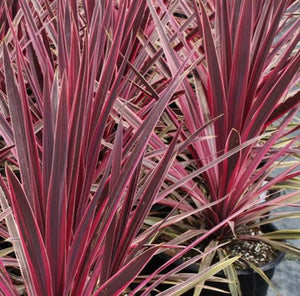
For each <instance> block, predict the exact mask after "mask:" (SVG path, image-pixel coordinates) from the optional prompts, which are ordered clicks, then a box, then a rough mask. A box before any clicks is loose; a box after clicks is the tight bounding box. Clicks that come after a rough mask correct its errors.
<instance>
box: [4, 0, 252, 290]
mask: <svg viewBox="0 0 300 296" xmlns="http://www.w3.org/2000/svg"><path fill="white" fill-rule="evenodd" d="M146 4H147V1H129V0H128V1H116V2H114V1H95V2H94V1H37V0H34V1H31V2H29V1H26V0H21V1H8V3H6V4H5V3H1V18H2V19H3V18H5V23H4V25H3V26H2V27H1V38H2V40H1V46H0V52H1V57H2V58H1V76H0V82H1V114H0V126H1V137H2V142H1V150H0V160H1V163H2V164H3V163H4V162H5V163H6V165H5V172H3V171H1V176H0V185H1V191H0V201H1V213H0V220H1V221H2V220H3V219H5V220H6V223H2V224H1V227H0V235H1V237H2V238H4V239H8V240H9V241H11V242H12V243H13V246H14V251H15V253H16V258H13V257H7V256H5V257H4V258H1V260H0V291H1V293H2V294H4V295H18V293H22V291H20V290H22V289H20V287H18V288H19V292H18V291H17V288H16V287H15V285H14V284H15V283H16V282H15V281H16V278H15V277H14V276H12V274H11V273H9V272H8V271H7V269H6V267H7V266H8V267H10V266H19V267H20V269H21V274H22V280H21V282H23V283H24V285H25V290H26V292H25V293H27V294H28V295H49V296H50V295H109V296H112V295H121V294H122V293H123V291H124V290H125V289H126V287H128V286H129V285H130V283H132V282H133V281H134V280H135V278H136V277H137V275H138V274H139V273H140V271H141V270H142V269H143V268H144V266H145V265H146V264H147V262H148V261H149V260H150V258H151V257H152V256H153V255H154V254H155V253H156V252H158V251H159V248H160V247H161V246H160V245H153V244H150V240H149V238H150V237H152V236H153V233H155V231H157V229H159V227H162V226H161V225H157V226H155V225H153V228H152V229H150V230H147V232H145V233H144V232H143V230H142V229H141V226H142V224H143V222H144V219H145V217H146V215H147V213H148V212H149V210H150V208H151V206H152V204H153V202H154V201H155V200H156V199H157V198H158V194H159V190H160V188H161V185H162V183H163V182H164V180H165V178H167V179H172V178H174V176H178V171H181V172H184V168H181V170H180V168H179V167H180V165H178V168H177V169H176V170H174V169H173V168H172V167H171V164H172V163H173V162H176V160H175V157H176V155H177V154H178V153H179V152H181V151H183V150H184V149H185V148H186V147H187V146H188V145H189V144H190V143H192V142H193V141H194V140H195V139H196V138H197V137H198V135H199V133H200V132H201V131H202V130H203V129H205V128H206V127H207V126H208V125H209V124H211V122H213V120H212V121H211V122H208V123H205V124H204V125H203V126H202V127H200V128H199V129H198V130H197V131H196V132H195V133H193V134H192V135H191V137H190V138H188V139H187V141H182V142H181V143H180V145H178V144H177V140H178V137H179V133H180V132H178V133H177V135H175V136H174V139H173V140H172V141H171V143H170V145H168V146H166V145H164V142H163V140H161V139H160V138H159V137H158V136H157V135H156V134H155V133H154V131H155V129H156V125H157V122H158V121H159V119H160V117H161V115H162V113H163V110H164V109H165V107H166V106H167V104H168V103H169V101H172V100H173V98H176V97H178V95H179V93H178V91H177V89H178V86H179V85H180V82H181V81H182V80H183V79H184V77H185V75H186V73H188V72H189V71H190V70H187V69H190V68H191V65H192V64H193V63H191V61H190V59H191V57H192V55H193V53H194V52H193V51H192V52H191V54H189V55H187V56H186V58H185V59H184V61H182V63H180V65H178V67H177V68H176V69H175V68H174V67H172V69H171V70H170V69H169V67H168V65H167V62H166V61H165V60H164V59H163V58H162V56H161V53H160V54H156V53H155V51H156V50H155V47H154V46H153V43H152V42H153V41H155V40H156V38H157V34H156V31H155V22H153V20H152V18H151V14H150V13H149V11H150V10H153V9H154V6H153V4H152V3H151V2H149V3H148V5H150V10H149V9H148V6H147V5H146ZM4 16H5V17H4ZM148 36H149V40H150V41H148V40H147V37H148ZM196 50H197V48H195V51H196ZM166 75H167V76H169V79H165V76H166ZM145 102H147V104H145ZM250 142H251V141H250ZM2 145H3V146H2ZM247 145H249V143H247V144H242V145H241V146H240V147H238V148H237V149H236V151H239V150H240V149H242V148H245V147H246V146H247ZM149 147H150V148H151V149H150V148H149ZM158 148H160V149H161V150H160V151H158V152H155V151H154V150H155V149H158ZM148 150H149V151H148ZM153 151H154V152H153ZM236 151H232V152H230V153H229V154H228V156H230V155H233V154H234V153H235V152H236ZM226 157H227V156H221V157H220V158H218V159H217V160H216V162H221V161H223V160H224V159H225V158H226ZM213 165H214V164H211V165H209V166H207V167H206V168H210V167H212V166H213ZM2 168H3V167H2ZM203 170H205V168H203ZM187 184H188V185H187V186H190V185H189V182H188V181H187ZM209 206H210V205H206V207H209ZM180 218H181V217H176V219H173V223H175V222H176V221H177V220H179V219H180ZM174 246H176V244H175V243H174ZM169 247H170V246H169ZM212 250H213V248H212V249H211V250H210V251H212ZM10 252H11V250H6V253H10ZM4 255H5V254H3V253H2V254H1V256H4ZM202 256H203V254H201V256H200V257H199V258H201V257H202ZM199 258H196V259H199ZM235 260H236V258H233V259H229V260H226V261H224V260H223V261H221V263H220V264H216V265H214V266H212V268H207V269H206V270H204V271H203V272H202V273H200V274H199V275H197V276H196V277H193V278H192V279H188V280H187V281H184V280H183V285H180V286H178V287H175V288H173V290H172V291H170V294H168V295H173V294H174V295H180V294H181V293H182V291H184V290H186V285H189V286H191V285H192V286H193V285H196V284H198V283H201V282H203V281H205V280H206V279H207V278H209V277H210V276H212V275H213V274H215V273H216V272H218V271H219V270H221V269H222V268H224V267H226V266H228V265H229V264H232V262H234V261H235ZM186 264H188V262H187V263H186ZM182 268H183V267H182ZM175 272H176V271H172V272H170V274H169V275H174V273H175ZM158 273H159V270H157V271H156V272H155V273H154V274H153V276H157V275H158ZM162 280H163V279H161V280H160V279H159V277H158V280H157V277H156V281H158V283H157V284H159V282H161V281H162ZM177 281H178V279H177ZM181 281H182V280H181ZM17 283H20V279H18V281H17ZM146 284H147V282H146V280H144V281H142V284H141V288H142V287H143V286H145V285H146ZM131 289H135V290H138V289H139V288H138V287H136V286H135V288H131ZM23 292H24V291H23ZM129 293H130V291H129ZM131 295H134V293H132V294H131Z"/></svg>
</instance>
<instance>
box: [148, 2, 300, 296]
mask: <svg viewBox="0 0 300 296" xmlns="http://www.w3.org/2000/svg"><path fill="white" fill-rule="evenodd" d="M147 3H148V5H149V7H150V8H151V9H150V12H151V14H152V16H153V19H154V21H155V23H156V27H157V32H158V33H157V34H158V38H159V40H160V45H161V49H160V50H158V51H157V55H159V54H161V53H162V52H163V53H165V54H166V59H167V60H168V66H169V67H170V72H172V71H174V70H175V69H176V68H177V67H178V65H180V64H181V63H182V60H184V57H185V56H187V55H188V54H191V52H194V53H193V55H192V57H191V60H192V61H194V62H195V66H194V67H193V69H192V71H191V73H190V75H188V76H187V77H186V78H185V79H184V80H183V81H182V82H181V88H180V89H179V90H181V91H182V93H180V92H179V97H178V99H177V100H176V101H174V103H173V104H172V105H170V106H169V107H168V108H167V109H166V113H165V117H164V118H163V120H164V124H165V126H167V127H168V130H171V131H174V129H178V128H179V126H180V125H181V119H182V118H183V122H184V123H183V127H182V129H181V132H180V137H181V139H182V140H185V139H187V138H188V137H189V136H190V135H191V134H193V133H195V132H196V131H197V130H198V129H199V128H200V127H201V126H203V124H204V123H205V122H207V121H208V120H210V119H212V118H217V117H218V116H220V117H218V119H217V120H215V121H213V122H212V125H210V126H209V127H208V128H207V129H205V130H203V131H201V133H200V134H199V135H200V136H201V137H202V140H201V141H194V142H192V143H191V144H190V145H189V146H188V149H186V150H185V155H183V154H181V157H182V159H184V160H185V162H184V163H185V165H186V172H185V173H182V171H180V172H179V171H178V174H177V176H176V178H175V179H172V180H169V183H168V184H167V185H166V186H165V190H164V191H162V192H161V193H160V194H159V196H158V198H157V201H158V202H159V203H161V204H164V205H168V206H171V207H176V208H178V209H179V212H180V213H182V215H183V217H185V218H186V217H187V215H190V216H191V217H190V218H189V219H188V220H185V222H183V223H182V224H181V227H182V229H183V230H184V231H186V230H188V231H191V229H195V228H197V227H198V228H199V227H201V226H202V227H204V228H205V229H207V231H206V233H205V234H204V237H209V236H210V238H216V239H217V241H218V242H220V241H221V242H222V241H224V240H228V239H233V238H235V237H239V238H241V239H245V240H249V239H251V240H262V241H264V242H267V243H268V244H271V245H272V246H274V247H275V248H277V249H280V250H283V251H286V252H291V253H293V254H295V255H298V256H299V255H300V251H299V249H297V248H295V247H292V246H289V245H287V244H286V243H284V242H282V241H280V240H282V239H285V238H286V239H289V238H293V239H299V238H300V232H299V230H282V231H275V232H273V233H270V234H257V235H254V236H249V235H245V227H248V228H251V227H253V225H254V224H256V225H260V224H263V223H270V222H272V221H276V220H278V219H283V218H299V211H297V212H288V213H287V212H283V213H282V212H277V213H274V215H273V217H271V218H269V219H267V220H263V221H262V220H261V218H268V217H269V216H268V215H269V214H268V213H269V211H271V210H274V209H281V208H282V207H284V206H292V207H294V208H297V207H299V201H300V190H299V179H297V177H298V176H299V174H300V171H299V153H300V151H299V139H300V136H299V122H297V121H296V122H295V120H297V119H296V115H297V113H298V112H299V110H300V109H299V108H300V92H299V88H298V86H297V83H298V82H299V76H298V75H297V74H298V72H299V66H300V53H299V47H297V45H298V43H299V38H300V35H299V31H298V30H297V28H298V27H299V18H298V17H297V15H296V11H297V10H298V9H299V1H283V0H282V1H272V0H270V1H247V0H244V1H234V0H232V1H221V0H220V1H218V0H217V1H197V0H193V1H189V2H186V1H177V2H176V3H171V4H169V3H164V1H161V0H158V1H157V3H158V5H159V7H160V9H161V10H162V12H161V14H163V15H164V18H163V19H162V20H161V19H160V17H159V14H158V13H157V11H156V10H155V7H154V6H151V1H147ZM174 12H175V13H174ZM195 47H197V51H195ZM298 114H299V113H298ZM266 132H270V133H268V134H265V133H266ZM297 132H298V133H297ZM251 139H252V140H253V142H252V144H250V145H248V146H246V147H245V149H242V150H239V152H238V153H236V154H234V155H232V156H230V157H228V158H226V159H225V160H224V161H222V162H220V163H218V164H216V165H215V166H214V167H212V168H211V169H209V170H206V171H203V170H202V168H203V167H206V166H207V165H208V164H211V163H213V162H214V161H215V160H217V159H219V157H220V156H221V155H227V153H228V152H229V151H232V149H235V148H236V147H240V145H241V144H242V143H245V142H247V141H249V140H251ZM255 139H256V140H255ZM287 161H288V162H287ZM175 165H177V164H175ZM277 167H282V168H281V171H279V172H278V171H276V168H277ZM176 168H177V167H176ZM271 176H272V177H271ZM170 182H172V184H171V185H170ZM187 182H190V183H189V186H186V185H187ZM193 183H194V185H193ZM283 184H284V186H286V187H291V189H292V191H288V192H285V193H284V194H283V192H282V194H281V195H280V196H276V197H275V195H272V194H271V189H272V188H274V187H277V188H282V187H281V186H282V185H283ZM178 188H180V190H181V191H179V193H176V194H175V192H174V191H175V190H177V189H178ZM182 189H183V190H184V193H182ZM170 196H173V198H172V199H170V198H169V197H170ZM187 196H188V197H187ZM174 200H175V201H174ZM177 201H180V205H178V202H177ZM212 202H215V203H216V204H215V205H213V206H211V207H209V208H208V209H207V210H206V211H204V212H203V211H198V212H197V209H200V208H203V207H204V206H205V205H207V204H210V203H212ZM155 219H156V218H153V219H152V220H149V221H152V222H153V221H154V220H155ZM170 219H171V218H170ZM152 222H149V223H152ZM166 225H167V223H166ZM195 225H196V226H195ZM212 229H213V231H211V230H212ZM241 229H242V230H243V235H242V234H241V233H239V232H240V230H241ZM173 231H174V229H173ZM176 233H177V231H176ZM186 233H187V232H185V234H184V235H185V236H184V235H182V238H183V240H184V238H185V240H187V239H188V236H187V234H186ZM169 234H170V236H171V237H173V236H172V235H174V234H172V232H171V233H169ZM189 238H190V237H189ZM202 240H203V236H202V237H200V238H198V239H195V240H194V242H193V243H189V244H188V247H187V248H186V249H185V250H182V251H181V252H180V253H179V254H178V256H176V258H180V256H182V255H183V254H184V253H185V252H186V250H187V249H190V248H192V247H195V246H197V245H198V244H199V243H200V242H201V241H202ZM145 295H146V294H145Z"/></svg>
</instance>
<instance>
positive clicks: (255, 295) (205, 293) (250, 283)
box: [144, 224, 284, 296]
mask: <svg viewBox="0 0 300 296" xmlns="http://www.w3.org/2000/svg"><path fill="white" fill-rule="evenodd" d="M261 228H262V231H263V232H264V233H267V232H271V231H275V230H278V228H277V227H276V226H275V225H274V224H266V225H263V226H262V227H261ZM283 258H284V253H283V252H278V256H277V257H276V259H275V260H274V261H272V262H270V263H268V264H266V265H264V266H263V267H261V270H262V271H263V272H264V273H265V274H266V275H267V277H268V278H269V279H270V280H271V279H272V277H273V274H274V271H275V268H276V266H277V265H278V264H279V263H280V262H281V261H282V259H283ZM168 259H170V257H169V256H168V255H166V254H164V253H163V254H160V255H158V256H156V257H154V258H153V259H152V260H151V261H150V264H148V265H147V266H146V268H145V270H144V273H145V274H150V273H151V272H152V271H154V270H156V269H157V268H158V267H159V266H161V265H162V264H163V263H164V262H166V261H167V260H168ZM181 263H182V261H181V260H178V261H175V262H174V263H173V264H172V265H171V266H170V267H169V268H168V269H166V270H165V271H164V272H167V271H168V270H170V269H172V268H174V267H176V266H178V265H179V264H181ZM198 269H199V267H198V266H197V265H196V264H194V265H190V266H189V267H187V268H186V269H184V270H183V271H182V272H187V273H197V272H198ZM237 273H238V278H239V281H240V286H241V291H242V295H243V296H265V295H266V294H267V291H268V288H269V286H268V284H267V283H266V282H265V281H264V279H263V278H262V277H261V276H260V275H259V274H258V273H256V272H255V271H254V270H249V271H248V270H238V271H237ZM215 276H217V277H222V278H225V274H224V272H223V271H222V272H219V273H217V274H216V275H215ZM206 285H207V286H210V287H214V288H217V289H221V290H224V291H228V292H229V288H228V284H226V283H221V282H213V281H207V282H206ZM157 288H158V290H160V291H163V290H166V289H168V288H170V286H169V285H160V286H159V287H157ZM193 293H194V289H192V290H190V291H188V292H186V293H184V294H183V296H190V295H191V296H192V295H193ZM200 295H201V296H224V295H229V294H224V293H222V292H219V291H213V290H209V289H203V290H202V292H201V294H200Z"/></svg>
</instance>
